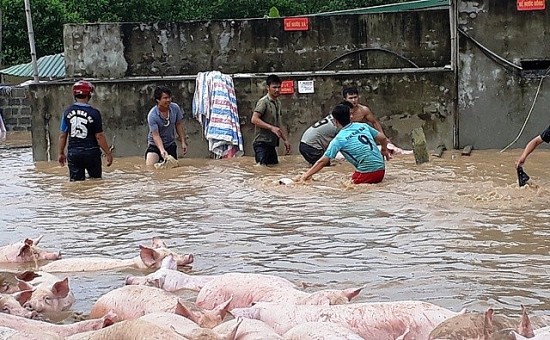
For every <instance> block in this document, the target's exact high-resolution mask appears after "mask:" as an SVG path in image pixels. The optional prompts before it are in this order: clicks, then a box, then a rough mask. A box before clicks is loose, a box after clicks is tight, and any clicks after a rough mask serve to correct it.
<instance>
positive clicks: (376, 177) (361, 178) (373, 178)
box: [351, 169, 386, 184]
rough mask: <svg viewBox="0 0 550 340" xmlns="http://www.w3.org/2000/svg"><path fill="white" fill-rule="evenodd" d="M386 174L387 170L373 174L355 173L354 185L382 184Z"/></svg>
mask: <svg viewBox="0 0 550 340" xmlns="http://www.w3.org/2000/svg"><path fill="white" fill-rule="evenodd" d="M385 173H386V170H384V169H382V170H377V171H373V172H358V171H355V172H354V173H353V175H351V180H352V182H353V183H354V184H361V183H380V182H382V180H383V179H384V174H385Z"/></svg>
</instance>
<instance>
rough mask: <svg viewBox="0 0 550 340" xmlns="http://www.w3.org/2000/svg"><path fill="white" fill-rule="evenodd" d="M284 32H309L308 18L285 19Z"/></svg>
mask: <svg viewBox="0 0 550 340" xmlns="http://www.w3.org/2000/svg"><path fill="white" fill-rule="evenodd" d="M284 29H285V31H307V30H309V18H285V19H284Z"/></svg>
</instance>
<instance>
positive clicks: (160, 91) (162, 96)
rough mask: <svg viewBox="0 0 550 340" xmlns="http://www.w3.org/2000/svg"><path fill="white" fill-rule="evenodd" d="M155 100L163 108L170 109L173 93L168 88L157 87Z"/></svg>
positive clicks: (154, 94) (154, 95)
mask: <svg viewBox="0 0 550 340" xmlns="http://www.w3.org/2000/svg"><path fill="white" fill-rule="evenodd" d="M153 99H154V100H155V102H156V103H157V105H158V106H160V107H161V108H168V107H169V106H170V103H171V102H172V91H170V89H169V88H168V87H166V86H157V87H155V91H154V92H153Z"/></svg>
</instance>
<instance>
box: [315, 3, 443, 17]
mask: <svg viewBox="0 0 550 340" xmlns="http://www.w3.org/2000/svg"><path fill="white" fill-rule="evenodd" d="M448 7H449V0H417V1H408V2H400V3H395V4H388V5H380V6H372V7H363V8H354V9H346V10H341V11H332V12H324V13H318V14H314V15H342V14H369V13H384V12H404V11H414V10H420V9H443V8H448Z"/></svg>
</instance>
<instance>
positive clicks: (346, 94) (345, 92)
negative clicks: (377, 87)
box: [342, 86, 359, 98]
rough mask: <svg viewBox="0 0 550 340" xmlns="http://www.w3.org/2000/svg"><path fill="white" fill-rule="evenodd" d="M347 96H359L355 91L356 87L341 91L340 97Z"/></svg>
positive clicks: (357, 91)
mask: <svg viewBox="0 0 550 340" xmlns="http://www.w3.org/2000/svg"><path fill="white" fill-rule="evenodd" d="M348 94H356V95H359V90H357V87H355V86H348V87H345V88H344V90H343V91H342V96H343V97H344V98H346V97H347V96H348Z"/></svg>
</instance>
